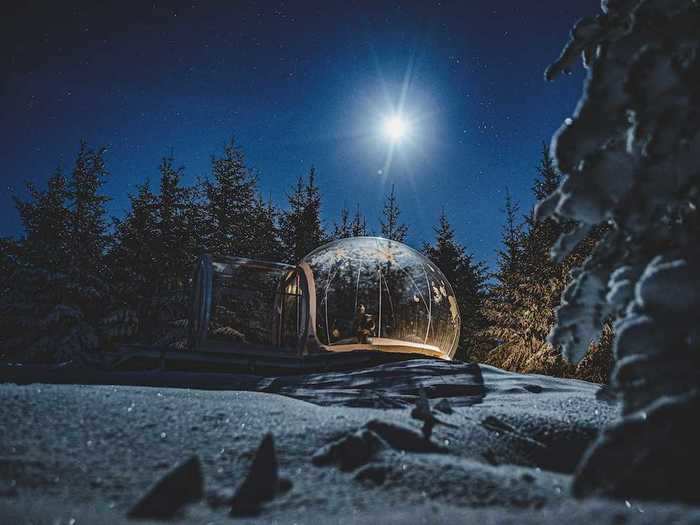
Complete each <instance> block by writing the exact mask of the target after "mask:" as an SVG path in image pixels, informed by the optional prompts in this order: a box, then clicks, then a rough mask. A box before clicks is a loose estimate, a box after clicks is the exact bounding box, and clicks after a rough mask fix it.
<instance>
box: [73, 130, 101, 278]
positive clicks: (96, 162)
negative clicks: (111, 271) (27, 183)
mask: <svg viewBox="0 0 700 525" xmlns="http://www.w3.org/2000/svg"><path fill="white" fill-rule="evenodd" d="M105 151H106V149H105V148H101V149H98V150H92V149H90V148H88V146H87V144H86V143H85V142H82V143H81V145H80V151H79V153H78V157H77V159H76V161H75V167H74V168H73V172H72V174H71V178H70V180H69V183H68V203H69V208H70V210H71V214H70V221H71V232H70V238H71V243H70V244H71V252H72V262H71V264H72V267H73V269H74V270H75V271H76V272H77V273H78V275H79V276H80V279H82V280H83V281H92V284H95V282H97V281H101V278H100V276H101V275H103V271H104V266H103V262H104V254H105V249H106V247H107V241H108V234H107V214H106V211H105V205H106V203H107V202H108V201H109V198H108V197H106V196H104V195H101V194H100V191H101V190H102V187H103V186H104V183H105V181H106V178H107V170H106V168H105V161H104V153H105Z"/></svg>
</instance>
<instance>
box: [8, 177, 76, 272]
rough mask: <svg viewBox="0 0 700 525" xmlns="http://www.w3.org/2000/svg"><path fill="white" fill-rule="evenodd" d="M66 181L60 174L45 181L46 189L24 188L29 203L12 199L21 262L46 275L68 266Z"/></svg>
mask: <svg viewBox="0 0 700 525" xmlns="http://www.w3.org/2000/svg"><path fill="white" fill-rule="evenodd" d="M67 184H68V183H67V181H66V179H65V177H64V176H63V174H62V173H61V170H56V172H55V173H54V175H53V176H52V177H51V178H49V180H48V183H47V189H46V190H45V191H41V190H38V189H37V188H36V187H35V186H34V185H33V184H31V183H28V184H27V192H28V194H29V200H28V201H23V200H20V199H18V198H17V197H15V198H14V201H15V206H16V208H17V211H18V212H19V216H20V219H21V220H22V225H23V227H24V232H25V237H24V240H23V242H22V243H21V244H22V252H23V261H24V262H25V263H26V264H31V265H32V266H35V267H37V268H44V269H45V270H46V271H49V272H64V273H65V272H67V271H68V268H69V265H70V259H69V254H70V251H71V250H70V248H71V246H70V245H69V235H70V210H69V209H68V188H67Z"/></svg>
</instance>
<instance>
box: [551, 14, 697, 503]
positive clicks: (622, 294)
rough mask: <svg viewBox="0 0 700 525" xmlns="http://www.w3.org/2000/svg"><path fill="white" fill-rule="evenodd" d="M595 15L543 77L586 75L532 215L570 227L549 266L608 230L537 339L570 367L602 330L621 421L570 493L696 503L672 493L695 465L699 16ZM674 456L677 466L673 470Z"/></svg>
mask: <svg viewBox="0 0 700 525" xmlns="http://www.w3.org/2000/svg"><path fill="white" fill-rule="evenodd" d="M602 10H603V12H602V14H600V15H598V16H596V17H592V18H585V19H583V20H581V21H580V22H578V23H577V24H576V26H575V27H574V29H573V31H572V37H571V41H570V42H569V43H568V44H567V46H566V48H565V49H564V51H563V52H562V54H561V56H560V57H559V59H558V60H557V61H556V62H555V63H554V64H553V65H552V66H550V68H549V69H548V71H547V73H546V76H547V78H549V79H551V78H554V77H555V76H556V75H557V74H559V73H560V72H562V71H566V70H567V69H568V68H569V67H571V65H572V64H573V63H574V61H575V60H577V58H578V56H580V55H581V54H582V55H583V58H584V62H585V64H586V66H587V67H588V68H589V73H588V78H587V80H586V84H585V88H584V94H583V96H582V98H581V100H580V102H579V104H578V106H577V108H576V111H575V113H574V115H573V116H572V118H571V119H567V120H566V122H565V123H564V125H563V126H562V127H561V128H560V130H559V131H558V132H557V133H556V135H555V137H554V139H553V152H554V157H555V160H556V163H557V165H558V167H559V169H560V170H561V172H562V173H563V174H564V175H565V176H564V179H563V180H562V183H561V184H560V186H559V188H558V189H557V190H556V191H555V192H554V193H553V194H551V195H550V196H549V197H548V198H546V199H544V200H543V201H542V202H540V204H539V205H538V210H537V215H538V217H539V218H545V217H555V218H557V219H558V220H573V221H576V223H577V227H576V228H575V229H574V230H572V231H571V232H570V233H568V234H567V235H564V236H562V237H561V238H560V240H559V242H558V244H557V245H556V246H555V248H554V249H553V256H554V257H555V258H563V257H565V256H566V255H567V253H568V252H569V251H570V250H571V249H572V247H574V246H575V245H576V243H577V242H578V240H580V239H582V238H583V237H584V236H585V235H586V234H587V233H588V232H589V231H590V230H591V229H592V228H594V227H595V226H597V225H599V224H603V223H607V224H608V225H609V228H608V229H607V231H606V233H605V235H604V237H603V238H602V240H601V241H600V242H599V243H598V246H597V247H596V249H595V250H594V252H593V254H592V256H591V257H590V258H588V259H587V260H586V262H585V263H584V264H583V266H582V267H581V268H580V270H578V272H577V275H576V277H575V279H574V280H573V281H572V283H571V284H570V285H569V286H568V288H567V289H566V290H565V292H564V295H563V300H562V305H561V306H560V308H559V309H558V312H557V325H556V326H555V327H554V328H553V329H552V332H551V333H550V336H549V340H550V341H551V343H552V344H553V345H555V346H558V347H560V348H561V349H562V352H563V353H564V355H565V356H566V357H567V358H568V359H569V360H571V361H573V362H578V361H580V360H581V359H582V358H583V357H584V354H585V353H586V350H587V348H588V346H589V343H590V342H591V341H592V340H594V339H595V338H596V337H598V334H599V332H600V330H601V327H602V326H603V325H604V323H605V321H606V320H607V319H609V318H613V319H615V322H614V333H615V343H614V351H615V358H616V365H615V368H614V371H613V377H612V380H613V384H614V385H615V386H617V388H618V389H619V391H620V393H621V396H622V399H623V410H624V413H625V418H624V419H623V420H622V422H621V423H620V424H619V425H617V426H616V427H615V428H613V429H610V430H609V431H607V432H606V433H604V435H603V436H602V437H601V440H600V441H599V443H598V445H597V446H596V447H595V448H594V449H593V450H592V451H591V452H590V453H589V454H588V456H587V459H586V460H585V461H584V463H583V464H582V466H581V467H580V469H579V472H578V475H577V479H576V483H575V484H574V489H575V491H577V492H578V493H579V494H589V493H592V492H596V491H600V492H604V493H607V494H614V495H642V496H649V493H648V491H645V490H643V485H644V484H645V483H647V482H648V480H649V479H650V478H651V477H653V478H654V480H655V482H654V486H655V487H657V488H658V492H657V493H656V494H655V496H656V497H666V496H668V497H674V498H680V499H686V500H688V499H690V500H694V501H698V500H699V499H700V493H697V491H691V492H690V493H689V492H688V491H687V490H681V489H682V487H680V484H682V483H683V484H684V483H685V481H684V475H683V472H684V470H685V469H690V470H689V471H688V472H692V473H693V474H694V471H693V470H692V469H693V468H694V466H693V465H694V464H696V463H697V462H698V458H700V454H698V452H697V449H696V445H695V444H693V446H692V447H690V443H695V442H694V441H692V440H689V439H688V438H687V436H689V435H692V436H694V437H697V431H695V430H693V429H691V428H690V426H693V427H695V422H694V419H695V417H696V413H695V409H694V408H693V407H697V405H698V387H699V386H700V366H699V364H700V246H699V244H698V241H700V219H699V218H698V209H697V207H698V197H699V193H700V5H699V4H698V2H697V0H617V1H615V0H603V1H602ZM671 396H674V397H671ZM674 399H675V400H676V401H677V402H678V403H679V404H678V405H677V407H676V408H674V409H669V408H668V403H669V402H673V400H674ZM683 407H686V408H687V410H685V409H684V408H683ZM691 409H692V412H691ZM679 414H684V417H680V416H679ZM652 421H653V424H655V425H671V429H670V430H669V431H668V432H666V431H664V432H665V433H664V434H663V436H664V439H666V440H667V441H666V443H663V444H662V443H661V442H660V441H659V440H657V439H650V440H647V441H645V440H644V439H636V438H635V437H634V436H636V435H638V434H639V433H640V432H643V433H645V434H648V435H650V436H651V435H652V434H653V433H652V432H650V431H649V430H643V431H642V430H639V429H640V427H644V425H645V424H652V423H651V422H652ZM645 422H648V423H645ZM625 438H626V439H628V440H630V439H633V441H629V443H630V444H631V445H630V446H627V447H625V445H624V443H623V441H625ZM676 438H678V439H676ZM679 447H680V449H679ZM684 447H687V448H684ZM670 449H673V451H671V450H670ZM611 451H614V452H619V453H620V455H619V457H624V458H626V460H627V463H626V464H625V465H624V468H618V467H620V465H618V463H619V461H618V462H607V463H606V462H605V461H600V457H601V456H599V454H600V455H604V456H605V457H609V456H610V455H611ZM679 454H680V455H683V454H686V456H687V457H688V460H687V461H686V462H685V463H683V462H682V461H674V460H673V458H676V459H677V457H678V456H679ZM613 455H614V454H613ZM672 456H673V457H672ZM665 460H668V463H667V465H666V466H667V467H668V468H665V469H664V464H665ZM606 465H608V468H606ZM615 465H616V466H615ZM670 466H675V467H678V469H680V470H679V471H676V472H674V471H673V468H670ZM601 468H602V469H603V471H602V472H601V471H600V469H601ZM616 469H617V470H616ZM601 476H603V477H604V478H605V479H606V482H605V483H601V482H600V480H601ZM691 493H692V494H691Z"/></svg>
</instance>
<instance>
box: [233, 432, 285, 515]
mask: <svg viewBox="0 0 700 525" xmlns="http://www.w3.org/2000/svg"><path fill="white" fill-rule="evenodd" d="M290 488H291V482H290V481H289V480H280V477H279V473H278V467H277V454H276V453H275V444H274V441H273V438H272V434H269V433H268V434H266V435H265V437H264V438H263V440H262V442H261V443H260V446H259V447H258V450H257V452H256V453H255V457H254V458H253V463H252V464H251V465H250V470H249V471H248V475H247V476H246V478H245V479H244V480H243V483H241V484H240V486H239V487H238V489H237V490H236V493H235V494H234V495H233V498H232V499H231V512H230V514H231V515H232V516H254V515H256V514H258V513H259V512H260V507H261V506H262V504H263V503H265V502H266V501H270V500H271V499H273V498H274V497H275V496H276V495H277V494H278V493H280V492H283V491H287V490H289V489H290Z"/></svg>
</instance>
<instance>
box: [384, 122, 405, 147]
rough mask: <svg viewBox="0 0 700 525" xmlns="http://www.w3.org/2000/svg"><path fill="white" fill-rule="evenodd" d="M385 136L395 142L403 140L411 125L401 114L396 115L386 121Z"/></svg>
mask: <svg viewBox="0 0 700 525" xmlns="http://www.w3.org/2000/svg"><path fill="white" fill-rule="evenodd" d="M383 131H384V136H385V137H386V138H387V139H388V140H389V141H390V142H391V143H393V144H395V143H397V142H401V141H402V140H404V139H405V138H406V137H407V136H408V135H409V133H410V131H411V127H410V126H409V124H408V122H407V121H406V119H405V118H403V117H402V116H401V115H394V116H391V117H389V118H387V119H386V120H385V121H384V126H383Z"/></svg>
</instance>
